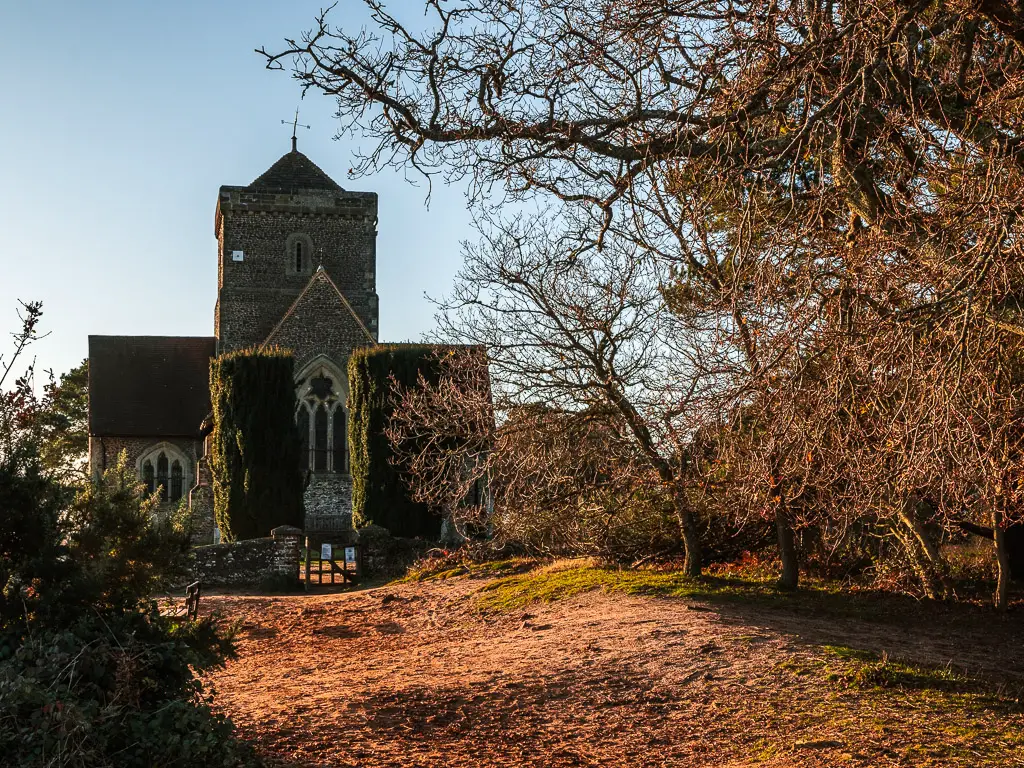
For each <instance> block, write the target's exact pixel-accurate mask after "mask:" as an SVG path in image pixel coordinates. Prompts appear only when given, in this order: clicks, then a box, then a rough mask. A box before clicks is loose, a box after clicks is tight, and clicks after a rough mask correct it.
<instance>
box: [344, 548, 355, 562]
mask: <svg viewBox="0 0 1024 768" xmlns="http://www.w3.org/2000/svg"><path fill="white" fill-rule="evenodd" d="M355 561H356V548H355V547H345V562H346V563H354V562H355Z"/></svg>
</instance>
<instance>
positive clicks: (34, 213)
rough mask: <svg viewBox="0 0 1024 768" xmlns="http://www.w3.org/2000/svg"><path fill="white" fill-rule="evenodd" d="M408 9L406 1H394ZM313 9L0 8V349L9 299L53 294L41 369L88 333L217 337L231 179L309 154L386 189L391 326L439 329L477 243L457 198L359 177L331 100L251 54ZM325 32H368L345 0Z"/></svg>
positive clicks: (274, 5) (370, 186)
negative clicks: (440, 299)
mask: <svg viewBox="0 0 1024 768" xmlns="http://www.w3.org/2000/svg"><path fill="white" fill-rule="evenodd" d="M407 2H413V0H396V3H397V4H398V6H399V7H401V5H402V4H403V3H407ZM322 5H323V4H322V3H320V2H306V1H305V0H287V1H283V0H276V1H271V0H247V1H246V2H242V1H241V0H231V1H230V2H229V1H227V0H224V1H223V2H220V1H217V0H207V1H206V2H198V1H192V0H187V1H184V2H182V1H179V2H160V3H157V2H150V1H148V0H145V1H144V0H135V2H129V1H128V0H116V1H114V0H110V1H106V2H103V1H97V2H90V3H85V2H81V0H74V1H69V0H54V1H51V2H47V3H42V2H35V1H34V0H0V33H2V35H3V43H2V46H0V57H2V61H0V94H2V99H3V102H2V103H3V110H2V115H3V119H2V120H0V169H2V173H3V176H2V184H0V332H2V333H3V334H4V340H0V352H6V351H7V348H8V345H7V343H6V341H5V339H6V338H7V334H8V333H9V332H10V331H13V330H14V328H15V326H16V317H15V308H16V300H17V299H19V298H20V299H25V300H28V299H41V300H42V301H43V302H44V311H45V316H44V325H45V330H49V331H51V335H50V336H49V337H48V338H46V339H44V340H43V341H41V342H40V343H39V344H38V345H37V346H36V348H35V354H36V356H37V358H38V363H39V366H40V368H50V367H52V368H53V369H54V370H56V371H57V372H62V371H65V370H67V369H68V368H70V367H72V366H73V365H75V364H77V363H78V362H79V361H80V360H81V359H82V358H84V357H85V356H86V349H87V336H88V334H90V333H96V334H152V335H197V336H200V335H210V334H212V332H213V308H214V301H215V299H216V275H217V270H216V242H215V240H214V237H213V215H214V206H215V203H216V195H217V189H218V187H220V185H222V184H248V183H249V182H250V181H252V180H253V179H254V178H256V177H257V176H258V175H259V174H260V173H262V172H263V171H264V170H266V168H267V167H269V166H270V165H271V164H272V163H273V162H274V161H275V160H277V158H278V157H279V156H280V155H282V154H284V153H285V152H287V151H288V149H289V146H290V135H291V132H290V127H285V126H283V125H281V122H280V121H281V120H282V119H283V118H290V117H291V116H292V114H293V112H294V110H295V107H296V106H297V105H298V106H299V107H300V110H301V112H300V122H303V123H308V124H311V125H312V129H311V130H302V131H301V133H300V134H299V149H300V150H301V151H303V152H304V153H305V154H307V155H308V156H309V157H310V158H311V159H312V160H313V161H314V162H316V163H317V164H318V165H319V166H320V167H321V168H323V169H324V170H325V171H326V172H327V173H328V174H330V175H331V176H332V177H333V178H334V179H335V180H336V181H337V182H338V183H339V184H341V185H342V186H344V187H346V188H348V189H358V190H365V191H372V192H376V193H378V195H379V196H380V211H379V213H380V225H379V230H380V234H379V236H378V239H377V275H378V277H377V290H378V293H379V294H380V321H381V324H380V334H381V338H382V339H384V340H389V341H401V340H407V339H418V338H420V336H421V334H422V333H424V332H425V331H428V330H429V329H430V328H431V327H432V324H433V309H432V307H431V305H430V304H429V302H427V301H426V299H425V298H424V292H426V293H429V294H430V295H433V296H437V295H440V294H443V293H444V292H445V291H447V289H448V287H449V285H450V284H451V280H452V277H453V276H454V274H455V271H456V270H457V268H458V264H459V243H460V241H461V240H463V239H465V238H467V237H470V236H471V230H470V228H469V214H468V212H467V211H466V208H465V201H464V196H463V189H462V188H458V189H455V188H443V187H441V188H438V187H437V186H435V189H434V191H433V195H432V199H431V203H430V207H429V209H428V208H427V207H426V205H425V188H424V187H423V186H418V187H416V186H411V185H410V184H409V183H408V182H407V181H406V180H405V177H404V176H403V175H402V174H400V173H395V172H391V171H387V172H383V173H381V174H378V175H376V176H373V177H369V178H363V179H360V180H356V181H352V180H349V179H348V177H347V173H346V172H347V170H348V168H349V167H350V166H351V165H352V156H353V151H354V150H355V149H357V148H358V147H360V146H363V147H368V146H369V143H368V142H367V141H365V140H361V139H360V138H359V137H356V138H354V139H351V140H348V139H346V140H342V141H334V140H333V136H334V134H335V133H336V132H337V129H338V122H337V119H336V118H335V117H334V111H335V105H334V102H333V100H331V99H329V98H327V97H325V96H322V95H317V94H312V93H310V94H309V95H308V96H307V97H306V99H304V100H302V101H301V102H300V96H301V92H300V90H299V88H298V86H297V84H296V83H295V82H294V81H293V80H292V79H291V77H290V76H289V75H288V74H287V73H282V72H270V71H267V70H266V69H265V68H264V66H263V63H262V59H261V57H259V56H258V55H257V54H255V53H254V52H253V49H255V48H259V47H260V46H262V45H266V46H267V47H268V49H273V48H274V47H276V46H278V45H279V44H280V42H281V41H282V40H283V38H284V37H286V36H297V35H298V34H299V33H300V32H301V31H302V30H304V29H308V28H309V27H310V26H311V25H312V21H313V18H314V16H315V14H316V13H317V11H318V10H319V9H320V8H321V7H322ZM332 18H333V20H334V23H336V24H341V23H344V24H346V25H353V26H359V25H361V24H362V21H363V18H364V17H363V15H362V13H361V4H359V3H358V2H355V0H341V2H340V3H339V4H338V7H337V8H336V9H335V10H334V11H333V14H332Z"/></svg>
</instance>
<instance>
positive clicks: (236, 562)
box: [192, 525, 302, 588]
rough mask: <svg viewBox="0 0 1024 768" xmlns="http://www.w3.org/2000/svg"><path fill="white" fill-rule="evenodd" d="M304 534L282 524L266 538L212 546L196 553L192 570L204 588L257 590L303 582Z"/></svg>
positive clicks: (200, 548) (198, 549) (197, 549)
mask: <svg viewBox="0 0 1024 768" xmlns="http://www.w3.org/2000/svg"><path fill="white" fill-rule="evenodd" d="M301 541H302V531H300V530H299V529H298V528H293V527H292V526H288V525H282V526H280V527H278V528H275V529H274V530H273V531H271V535H270V536H269V537H267V538H265V539H249V540H247V541H234V542H231V543H227V544H209V545H207V546H204V547H196V548H195V549H193V550H192V557H193V565H192V570H193V574H194V576H195V578H196V579H197V580H198V581H200V582H201V583H202V584H203V585H204V586H220V587H253V588H258V587H260V586H261V585H264V584H267V583H275V584H284V583H286V582H288V581H289V580H294V582H295V584H298V581H299V547H300V545H301Z"/></svg>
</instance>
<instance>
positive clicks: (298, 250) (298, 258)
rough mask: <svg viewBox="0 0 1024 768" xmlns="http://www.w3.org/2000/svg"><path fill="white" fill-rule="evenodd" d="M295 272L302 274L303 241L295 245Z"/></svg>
mask: <svg viewBox="0 0 1024 768" xmlns="http://www.w3.org/2000/svg"><path fill="white" fill-rule="evenodd" d="M295 271H296V272H302V241H301V240H300V241H299V242H297V243H296V244H295Z"/></svg>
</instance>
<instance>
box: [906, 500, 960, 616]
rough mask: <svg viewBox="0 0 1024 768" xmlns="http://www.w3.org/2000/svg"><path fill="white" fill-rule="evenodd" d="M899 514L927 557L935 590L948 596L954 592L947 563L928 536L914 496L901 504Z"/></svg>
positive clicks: (921, 551)
mask: <svg viewBox="0 0 1024 768" xmlns="http://www.w3.org/2000/svg"><path fill="white" fill-rule="evenodd" d="M899 516H900V520H901V521H902V522H903V524H904V525H905V526H906V527H907V530H909V531H910V533H911V534H912V535H913V539H914V541H916V543H917V545H918V547H919V548H920V553H921V554H922V555H923V556H924V558H925V561H926V563H927V566H926V568H927V570H928V571H929V575H928V578H929V579H930V580H931V581H932V585H933V586H932V589H933V591H935V592H939V591H941V593H942V596H943V597H948V596H949V595H950V594H951V593H952V591H953V587H952V584H950V583H949V579H948V578H947V577H946V568H945V563H944V562H943V560H942V555H941V553H940V552H939V548H938V547H936V546H935V543H934V542H933V541H932V540H931V538H930V537H929V536H928V532H927V531H926V530H925V529H924V526H923V525H922V524H921V521H920V520H919V519H918V517H917V502H916V501H915V500H914V499H912V498H908V499H906V500H905V501H904V502H903V503H902V504H900V505H899ZM935 582H938V585H941V587H940V589H937V588H936V586H937V585H936V584H935Z"/></svg>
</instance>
